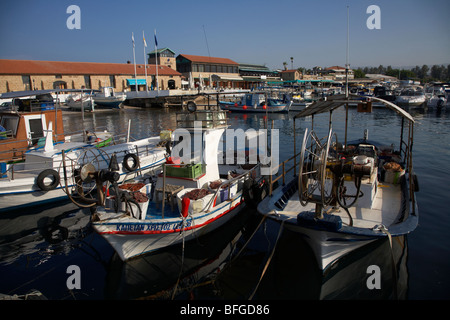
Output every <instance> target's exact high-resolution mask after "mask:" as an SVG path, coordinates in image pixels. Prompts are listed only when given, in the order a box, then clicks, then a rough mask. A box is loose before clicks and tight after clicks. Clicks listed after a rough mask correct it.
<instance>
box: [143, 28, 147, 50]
mask: <svg viewBox="0 0 450 320" xmlns="http://www.w3.org/2000/svg"><path fill="white" fill-rule="evenodd" d="M142 38H143V39H144V47H146V48H147V41H145V35H144V31H142Z"/></svg>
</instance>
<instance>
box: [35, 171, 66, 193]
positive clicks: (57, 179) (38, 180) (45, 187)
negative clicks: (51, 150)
mask: <svg viewBox="0 0 450 320" xmlns="http://www.w3.org/2000/svg"><path fill="white" fill-rule="evenodd" d="M49 176H52V179H53V181H52V183H51V184H49V185H47V184H45V183H44V179H45V178H47V177H49ZM60 180H61V177H60V176H59V173H58V172H56V171H55V170H53V169H45V170H44V171H42V172H41V173H39V175H38V176H37V178H36V184H37V185H38V187H39V189H41V190H42V191H50V190H54V189H55V188H56V187H57V186H58V184H59V182H60Z"/></svg>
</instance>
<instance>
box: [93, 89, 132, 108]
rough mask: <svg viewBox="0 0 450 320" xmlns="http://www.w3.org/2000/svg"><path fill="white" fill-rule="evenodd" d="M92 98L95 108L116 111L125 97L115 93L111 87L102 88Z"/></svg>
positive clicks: (123, 94)
mask: <svg viewBox="0 0 450 320" xmlns="http://www.w3.org/2000/svg"><path fill="white" fill-rule="evenodd" d="M92 98H93V100H94V103H95V107H97V108H107V109H118V108H120V107H121V105H122V103H123V102H124V101H125V100H126V98H127V96H126V94H125V93H117V92H115V90H114V88H113V87H103V88H102V90H101V92H97V93H94V95H93V96H92Z"/></svg>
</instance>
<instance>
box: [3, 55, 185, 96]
mask: <svg viewBox="0 0 450 320" xmlns="http://www.w3.org/2000/svg"><path fill="white" fill-rule="evenodd" d="M134 74H135V72H134V65H133V64H130V63H95V62H65V61H34V60H4V59H0V93H1V92H10V91H23V90H45V89H81V88H89V89H94V90H96V89H100V88H101V87H114V89H115V90H116V91H130V90H135V85H136V82H137V85H138V90H140V91H144V90H146V84H147V83H148V86H149V90H150V89H151V88H154V87H155V83H156V81H155V78H156V66H155V65H147V78H145V67H144V65H142V64H140V65H136V75H137V81H136V79H135V78H134ZM158 80H159V81H158V82H159V87H160V89H161V90H167V89H179V88H181V74H180V73H179V72H177V71H176V70H174V69H172V68H169V67H168V66H165V65H160V66H158Z"/></svg>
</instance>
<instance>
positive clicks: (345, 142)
mask: <svg viewBox="0 0 450 320" xmlns="http://www.w3.org/2000/svg"><path fill="white" fill-rule="evenodd" d="M348 8H349V6H347V53H346V56H345V99H346V100H347V103H346V104H345V141H344V150H346V149H347V127H348V69H349V66H350V65H349V63H348V51H349V10H348Z"/></svg>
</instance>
